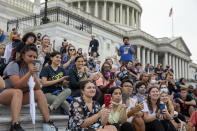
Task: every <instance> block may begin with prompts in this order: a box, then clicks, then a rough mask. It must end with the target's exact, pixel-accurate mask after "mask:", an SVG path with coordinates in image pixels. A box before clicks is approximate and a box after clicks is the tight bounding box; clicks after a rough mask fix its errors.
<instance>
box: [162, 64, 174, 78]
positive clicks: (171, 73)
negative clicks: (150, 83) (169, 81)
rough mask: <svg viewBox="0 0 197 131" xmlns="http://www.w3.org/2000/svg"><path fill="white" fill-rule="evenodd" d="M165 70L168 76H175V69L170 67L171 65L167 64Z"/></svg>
mask: <svg viewBox="0 0 197 131" xmlns="http://www.w3.org/2000/svg"><path fill="white" fill-rule="evenodd" d="M164 72H165V73H166V77H167V78H168V77H170V76H173V74H174V71H173V69H171V68H170V65H167V66H166V69H165V70H164Z"/></svg>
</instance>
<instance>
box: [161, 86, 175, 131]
mask: <svg viewBox="0 0 197 131" xmlns="http://www.w3.org/2000/svg"><path fill="white" fill-rule="evenodd" d="M160 104H163V105H165V108H164V109H162V111H160V112H162V114H161V117H160V120H161V122H162V124H163V125H164V128H165V130H167V131H176V129H178V123H177V122H176V121H175V120H174V118H173V117H174V106H173V103H172V101H171V100H170V96H169V95H168V89H167V88H162V89H160ZM160 106H161V105H160ZM160 110H161V109H160Z"/></svg>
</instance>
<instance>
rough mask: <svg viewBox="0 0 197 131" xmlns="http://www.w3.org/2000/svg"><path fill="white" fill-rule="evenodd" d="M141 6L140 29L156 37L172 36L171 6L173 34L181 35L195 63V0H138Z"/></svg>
mask: <svg viewBox="0 0 197 131" xmlns="http://www.w3.org/2000/svg"><path fill="white" fill-rule="evenodd" d="M138 1H139V2H140V4H141V6H142V9H143V12H142V17H141V29H142V30H143V31H145V32H147V33H149V34H151V35H153V36H155V37H157V38H160V37H172V17H169V12H170V9H171V8H172V7H173V15H174V16H173V21H174V22H173V23H174V36H175V37H178V36H181V37H182V38H183V40H184V41H185V43H186V45H187V46H188V48H189V50H190V52H191V53H192V56H191V59H192V60H193V62H195V63H197V51H196V50H197V15H196V12H197V0H138Z"/></svg>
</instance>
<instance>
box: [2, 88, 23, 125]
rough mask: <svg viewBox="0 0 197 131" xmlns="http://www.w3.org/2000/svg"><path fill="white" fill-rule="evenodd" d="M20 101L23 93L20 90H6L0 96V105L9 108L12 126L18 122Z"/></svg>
mask: <svg viewBox="0 0 197 131" xmlns="http://www.w3.org/2000/svg"><path fill="white" fill-rule="evenodd" d="M22 99H23V92H22V91H21V90H20V89H6V90H4V91H3V92H2V93H1V94H0V103H1V104H5V105H10V107H11V111H12V124H14V123H16V122H18V118H19V114H20V111H21V106H22Z"/></svg>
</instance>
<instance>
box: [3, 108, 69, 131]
mask: <svg viewBox="0 0 197 131" xmlns="http://www.w3.org/2000/svg"><path fill="white" fill-rule="evenodd" d="M19 118H20V120H19V122H20V123H21V126H22V127H23V128H24V129H25V130H26V131H42V123H43V117H42V114H41V113H40V111H39V109H38V108H37V106H36V124H35V130H34V125H33V124H32V121H31V116H30V113H29V105H25V106H23V107H22V110H21V113H20V117H19ZM50 118H51V120H52V121H54V123H55V125H56V126H57V127H58V129H59V130H58V131H66V128H67V127H68V119H69V117H68V116H66V115H61V114H60V113H59V112H53V113H52V114H50ZM11 120H12V118H11V110H10V107H9V106H5V105H1V104H0V131H9V129H10V124H11Z"/></svg>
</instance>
